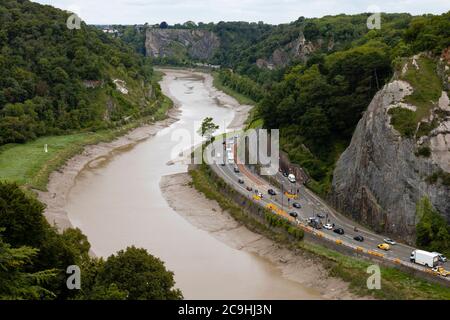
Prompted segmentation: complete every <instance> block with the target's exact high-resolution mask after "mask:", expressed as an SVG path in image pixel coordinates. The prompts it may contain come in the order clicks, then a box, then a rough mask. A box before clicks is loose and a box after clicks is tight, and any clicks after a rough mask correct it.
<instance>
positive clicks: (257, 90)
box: [218, 69, 264, 104]
mask: <svg viewBox="0 0 450 320" xmlns="http://www.w3.org/2000/svg"><path fill="white" fill-rule="evenodd" d="M218 79H219V81H220V83H221V84H222V85H224V86H226V87H228V88H231V89H232V90H234V91H236V92H238V93H240V94H242V95H244V96H246V97H249V98H250V99H251V100H252V101H255V102H258V101H260V100H261V99H262V98H263V97H264V92H263V90H262V88H261V86H260V85H259V84H258V83H256V82H255V81H253V80H252V79H250V78H248V77H246V76H241V75H239V74H236V73H233V72H232V71H231V70H229V69H226V70H221V71H220V72H219V73H218ZM250 104H254V102H253V103H250Z"/></svg>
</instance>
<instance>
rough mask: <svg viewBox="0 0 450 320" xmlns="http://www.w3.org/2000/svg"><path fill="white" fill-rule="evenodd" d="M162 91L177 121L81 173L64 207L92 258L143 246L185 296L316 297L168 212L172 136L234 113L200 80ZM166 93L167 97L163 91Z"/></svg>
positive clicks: (223, 122) (169, 83)
mask: <svg viewBox="0 0 450 320" xmlns="http://www.w3.org/2000/svg"><path fill="white" fill-rule="evenodd" d="M168 77H169V78H167V79H166V86H165V88H164V87H163V90H164V91H165V93H166V94H168V95H170V96H172V97H174V98H175V99H176V100H177V101H178V102H179V104H180V115H179V121H177V122H175V123H173V124H172V125H171V126H169V127H167V128H165V129H163V130H161V131H160V132H158V133H157V134H156V135H155V136H154V137H151V138H149V139H147V140H145V141H143V142H141V143H139V144H137V145H136V146H134V147H132V148H129V149H128V150H121V151H120V152H119V151H118V152H115V153H113V155H112V156H111V157H110V158H108V159H107V160H106V161H97V162H96V165H95V166H89V167H87V168H85V169H84V170H83V171H82V172H81V173H80V174H79V175H78V177H77V179H76V182H75V185H74V186H73V188H72V189H71V191H70V193H69V197H68V201H67V205H66V207H65V209H66V211H67V212H68V214H69V218H70V221H71V223H72V224H73V225H74V226H75V227H79V228H80V229H81V230H82V231H83V232H84V233H85V234H86V235H87V236H88V238H89V241H90V243H91V245H92V250H93V251H94V253H95V254H96V255H97V256H103V257H107V256H109V255H111V254H113V253H115V252H116V251H118V250H120V249H124V248H126V247H127V246H131V245H135V246H137V247H143V248H146V249H147V250H148V251H149V252H150V253H151V254H153V255H155V256H157V257H159V258H160V259H162V260H163V261H164V262H165V264H166V267H167V268H168V269H169V270H171V271H173V272H174V273H175V280H176V287H178V288H180V289H181V290H182V292H183V295H184V297H185V298H186V299H318V298H320V294H319V292H318V291H317V290H314V289H311V288H307V287H305V286H302V285H301V284H299V283H297V282H295V281H291V280H288V279H286V278H285V277H283V275H282V274H281V271H280V270H279V269H278V268H276V267H275V265H273V264H272V263H271V262H270V261H268V260H266V259H263V258H261V257H259V256H257V255H256V254H251V253H247V252H245V251H242V250H237V249H234V248H231V247H229V246H227V245H226V244H224V243H222V242H221V241H219V240H217V239H215V238H214V237H213V236H211V235H210V234H208V232H205V231H202V230H200V229H198V228H196V227H194V226H193V225H191V224H190V223H189V222H188V221H186V220H185V219H183V217H181V216H180V215H178V214H177V213H176V212H175V211H174V210H172V209H171V208H170V207H169V205H168V204H167V202H166V200H165V199H164V197H163V195H162V193H161V190H160V187H159V182H160V179H161V177H162V176H163V175H168V174H174V173H180V172H186V170H187V167H186V165H184V164H182V163H179V162H178V163H175V164H173V165H168V162H169V161H170V160H172V158H173V155H172V153H173V148H174V146H175V145H178V146H180V145H182V146H183V147H186V148H187V147H189V146H190V145H191V143H190V142H189V141H182V142H180V141H173V140H174V139H172V134H173V133H174V132H179V131H177V130H180V129H185V130H188V131H189V132H191V133H192V134H196V133H195V131H196V129H197V128H194V123H196V124H198V123H199V122H200V121H201V120H202V119H204V118H205V117H207V116H210V117H213V119H214V121H215V122H216V123H217V124H219V125H220V129H219V132H221V131H223V130H225V128H226V126H228V124H229V123H230V122H231V121H232V119H233V116H234V112H233V110H232V109H230V108H225V107H223V106H221V105H220V104H219V103H218V101H217V99H214V97H213V96H212V95H211V91H210V90H209V88H208V86H207V85H205V82H204V81H202V79H200V78H198V77H195V76H193V75H190V74H186V75H184V76H179V75H178V76H177V75H176V74H175V73H168ZM167 91H169V92H167Z"/></svg>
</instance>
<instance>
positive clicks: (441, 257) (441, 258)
mask: <svg viewBox="0 0 450 320" xmlns="http://www.w3.org/2000/svg"><path fill="white" fill-rule="evenodd" d="M432 253H434V254H437V255H438V258H439V261H440V262H444V263H445V262H447V257H445V256H444V255H443V254H442V253H439V252H432Z"/></svg>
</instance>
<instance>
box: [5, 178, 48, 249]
mask: <svg viewBox="0 0 450 320" xmlns="http://www.w3.org/2000/svg"><path fill="white" fill-rule="evenodd" d="M43 209H44V206H43V205H42V204H41V203H40V202H39V201H37V200H36V199H33V198H31V197H28V196H27V195H26V194H25V193H24V192H23V191H22V190H21V189H20V188H19V186H17V185H16V184H11V183H4V182H0V227H3V228H5V231H4V233H3V234H4V238H5V239H6V241H7V242H8V243H10V244H12V245H14V246H23V245H27V246H31V247H35V248H36V247H39V246H40V245H41V244H42V241H43V239H44V229H45V223H46V221H45V218H44V216H43V215H42V211H43Z"/></svg>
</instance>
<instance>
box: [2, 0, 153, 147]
mask: <svg viewBox="0 0 450 320" xmlns="http://www.w3.org/2000/svg"><path fill="white" fill-rule="evenodd" d="M68 17H69V13H68V12H64V11H62V10H59V9H55V8H53V7H50V6H42V5H39V4H36V3H32V2H30V1H16V0H5V1H2V2H1V3H0V20H1V22H2V23H1V27H0V73H1V75H2V77H1V78H0V145H2V144H6V143H14V142H16V143H22V142H26V141H29V140H32V139H35V138H36V137H38V136H42V135H54V134H62V133H67V132H71V131H74V130H80V129H92V130H98V129H102V128H108V127H113V126H115V125H117V124H120V123H123V122H124V121H126V120H130V119H133V118H138V117H142V116H145V115H152V114H154V113H155V112H156V111H157V110H158V108H159V104H158V101H159V100H161V99H160V98H161V94H160V91H159V88H158V86H157V85H156V84H154V83H151V77H152V68H151V65H150V62H149V61H147V60H146V59H144V58H143V57H142V56H140V55H138V54H137V53H135V52H134V50H133V49H132V48H131V47H128V46H127V45H125V44H124V43H123V42H122V41H119V40H117V39H114V38H112V37H110V36H108V35H106V34H104V33H103V32H101V31H99V30H97V29H96V28H94V27H90V26H87V25H86V24H84V23H82V24H81V29H79V30H77V29H74V30H69V29H68V28H67V25H66V21H67V18H68Z"/></svg>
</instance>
